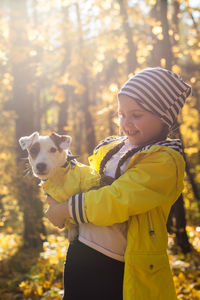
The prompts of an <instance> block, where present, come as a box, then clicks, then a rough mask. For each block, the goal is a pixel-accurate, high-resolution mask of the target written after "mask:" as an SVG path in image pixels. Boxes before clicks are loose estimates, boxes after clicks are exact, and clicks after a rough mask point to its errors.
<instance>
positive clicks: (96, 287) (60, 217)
mask: <svg viewBox="0 0 200 300" xmlns="http://www.w3.org/2000/svg"><path fill="white" fill-rule="evenodd" d="M190 92H191V87H190V86H189V85H187V84H186V83H184V82H183V81H182V79H181V78H180V77H179V76H178V75H176V74H174V73H172V72H171V71H168V70H165V69H162V68H148V69H145V70H143V71H142V72H140V73H138V74H137V75H135V76H133V77H132V78H130V79H129V80H128V81H127V82H126V83H125V85H124V86H123V87H122V89H121V90H120V92H119V95H118V105H119V119H120V127H121V129H122V131H123V132H124V136H120V137H111V138H107V139H106V140H104V141H103V142H102V143H101V144H100V145H98V146H97V147H96V149H95V150H94V154H93V155H92V156H91V157H90V158H89V162H90V165H91V166H92V167H93V168H94V169H95V170H96V171H97V172H99V173H100V175H103V174H106V175H109V176H111V177H113V178H114V179H115V181H114V182H113V183H112V184H111V185H108V186H105V187H102V188H100V189H98V190H90V191H88V192H85V193H81V194H79V195H74V196H73V197H71V198H70V199H69V201H68V202H65V203H62V204H57V203H56V202H54V200H53V199H52V198H50V197H49V198H48V202H49V204H50V207H49V209H48V211H47V212H46V215H47V217H48V218H49V219H50V221H51V222H52V223H53V224H54V225H55V226H58V227H62V226H63V224H64V222H65V219H66V218H71V219H72V220H73V221H75V222H76V223H77V224H79V237H78V241H77V242H74V243H73V244H71V245H70V246H69V249H68V254H67V260H66V268H65V278H64V281H65V282H64V284H65V294H64V299H67V300H71V299H73V300H78V299H87V300H88V299H95V300H97V299H101V300H111V299H115V300H116V299H122V292H121V290H122V281H123V299H124V300H175V299H176V294H175V289H174V285H173V280H172V275H171V271H170V267H169V262H168V257H167V252H166V249H167V230H166V222H167V218H168V214H169V211H170V208H171V206H172V204H173V203H174V202H175V201H176V199H177V198H178V197H179V195H180V193H181V191H182V189H183V177H184V160H183V157H182V154H181V143H180V140H169V139H166V138H167V135H168V133H169V131H170V129H171V128H172V126H173V125H174V124H175V123H176V121H177V115H178V113H179V112H180V111H181V108H182V107H183V105H184V102H185V99H186V98H187V97H188V96H189V94H190ZM123 261H125V269H124V270H123V264H124V263H123ZM123 272H124V273H123Z"/></svg>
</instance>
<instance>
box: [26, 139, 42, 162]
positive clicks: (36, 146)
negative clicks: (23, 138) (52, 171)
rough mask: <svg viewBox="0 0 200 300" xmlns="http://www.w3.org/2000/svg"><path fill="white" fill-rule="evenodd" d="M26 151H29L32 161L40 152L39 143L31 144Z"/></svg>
mask: <svg viewBox="0 0 200 300" xmlns="http://www.w3.org/2000/svg"><path fill="white" fill-rule="evenodd" d="M28 151H29V153H30V156H31V157H32V159H35V158H36V157H37V155H38V153H39V152H40V143H38V142H37V143H35V144H33V145H32V146H31V147H30V149H29V150H28Z"/></svg>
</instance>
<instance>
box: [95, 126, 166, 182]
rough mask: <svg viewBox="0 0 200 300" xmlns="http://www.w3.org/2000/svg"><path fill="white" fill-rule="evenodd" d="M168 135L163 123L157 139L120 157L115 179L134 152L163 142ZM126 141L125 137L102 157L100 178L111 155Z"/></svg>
mask: <svg viewBox="0 0 200 300" xmlns="http://www.w3.org/2000/svg"><path fill="white" fill-rule="evenodd" d="M168 134H169V127H168V126H167V124H164V123H163V130H162V132H161V134H160V135H159V136H158V137H157V138H155V139H153V140H151V141H148V143H145V144H143V145H141V146H139V147H136V148H133V149H131V150H129V151H127V152H126V153H125V154H124V155H122V157H121V158H120V160H119V162H118V165H117V168H116V171H115V179H117V178H119V177H120V175H121V171H120V168H121V166H122V165H123V164H124V163H125V161H126V160H127V159H129V158H130V157H132V156H133V155H134V154H135V153H136V152H138V151H139V150H141V149H142V148H144V147H145V146H147V145H151V144H152V145H153V144H155V143H156V142H159V141H163V140H165V139H166V138H167V136H168ZM126 139H127V138H126V137H125V138H124V139H123V141H122V142H121V143H120V144H118V145H117V146H115V147H114V148H112V149H111V150H110V151H108V152H107V153H106V155H105V156H104V158H103V159H102V161H101V164H100V170H99V173H100V175H101V176H104V169H105V166H106V164H107V162H108V161H109V160H110V159H111V158H112V156H113V155H115V154H116V153H117V152H118V151H119V150H120V149H121V148H122V147H123V146H124V144H125V140H126Z"/></svg>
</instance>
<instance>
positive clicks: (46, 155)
mask: <svg viewBox="0 0 200 300" xmlns="http://www.w3.org/2000/svg"><path fill="white" fill-rule="evenodd" d="M71 140H72V138H71V137H70V136H68V135H59V134H56V133H52V134H51V135H49V136H41V135H39V133H38V132H34V133H33V134H31V135H30V136H24V137H21V138H20V139H19V144H20V146H21V148H22V149H23V150H27V151H28V159H29V163H30V165H31V167H32V170H33V174H34V175H35V176H36V177H38V178H40V179H42V180H46V179H48V178H49V177H50V176H51V175H52V174H53V173H54V172H55V171H56V169H57V168H58V167H62V166H63V165H64V164H65V162H66V159H67V154H68V151H67V149H68V148H69V145H70V143H71Z"/></svg>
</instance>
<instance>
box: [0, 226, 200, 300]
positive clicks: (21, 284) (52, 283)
mask: <svg viewBox="0 0 200 300" xmlns="http://www.w3.org/2000/svg"><path fill="white" fill-rule="evenodd" d="M187 231H188V235H189V238H190V242H191V244H192V245H193V250H192V252H191V253H189V254H186V255H184V254H182V253H181V252H180V249H178V248H177V247H176V246H175V245H174V237H172V236H170V237H169V252H168V254H169V259H170V265H171V267H172V271H173V278H174V282H175V287H176V291H177V297H178V299H179V300H199V299H200V227H194V226H187ZM19 244H20V238H19V236H17V235H3V234H1V235H0V295H1V297H0V299H1V300H14V299H16V300H21V299H27V300H39V299H42V300H50V299H55V300H56V299H59V300H60V299H61V298H62V294H63V284H62V282H63V268H64V261H65V256H66V250H67V247H68V241H67V239H66V238H65V237H64V236H61V235H59V236H57V235H49V236H48V237H47V240H46V242H44V244H43V250H42V252H40V253H38V255H35V256H34V253H32V254H31V253H29V254H28V253H27V254H26V253H19V252H20V251H18V250H19V249H18V247H19ZM17 251H18V258H16V257H17V255H16V253H17ZM19 254H20V256H19ZM20 261H21V264H20ZM28 267H29V268H28Z"/></svg>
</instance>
